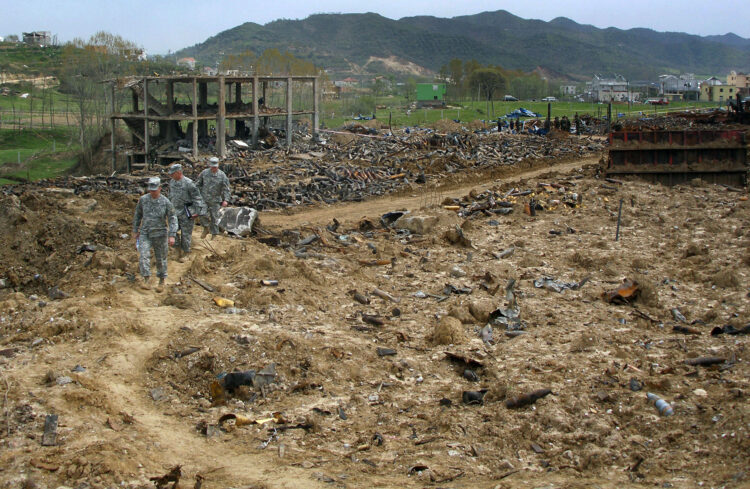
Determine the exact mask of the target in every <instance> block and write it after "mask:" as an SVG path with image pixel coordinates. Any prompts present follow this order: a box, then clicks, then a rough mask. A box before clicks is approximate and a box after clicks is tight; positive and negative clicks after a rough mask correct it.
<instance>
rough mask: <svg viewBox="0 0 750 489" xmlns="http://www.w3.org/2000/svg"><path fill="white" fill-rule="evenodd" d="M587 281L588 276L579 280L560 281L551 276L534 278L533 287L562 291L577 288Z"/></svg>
mask: <svg viewBox="0 0 750 489" xmlns="http://www.w3.org/2000/svg"><path fill="white" fill-rule="evenodd" d="M588 281H589V277H586V278H584V279H583V280H581V281H580V282H561V281H559V280H555V279H554V278H553V277H542V278H540V279H537V280H534V287H536V288H537V289H547V290H551V291H553V292H558V293H560V292H563V291H564V290H568V289H569V290H578V289H580V288H581V287H583V286H584V285H586V282H588Z"/></svg>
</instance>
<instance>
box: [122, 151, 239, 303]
mask: <svg viewBox="0 0 750 489" xmlns="http://www.w3.org/2000/svg"><path fill="white" fill-rule="evenodd" d="M169 176H170V181H169V198H166V197H165V196H163V195H161V180H160V179H159V178H158V177H153V178H150V179H149V180H148V193H147V194H146V195H144V196H142V197H141V198H140V199H138V204H137V205H136V206H135V215H134V217H133V236H134V239H135V240H136V247H137V249H138V254H139V258H138V267H139V270H140V273H141V276H142V277H143V281H142V282H141V288H143V289H150V288H151V286H150V284H149V281H150V278H151V249H153V250H154V258H155V259H156V276H157V277H159V284H158V286H157V288H156V290H157V291H158V292H161V291H162V290H163V289H164V279H166V277H167V249H168V246H175V244H177V245H178V248H177V254H178V258H177V261H179V262H183V260H184V258H185V257H186V256H187V254H188V253H190V244H191V240H192V236H193V226H194V224H195V220H196V219H198V218H199V217H201V218H202V220H201V224H202V225H203V235H202V237H203V238H205V237H206V236H207V235H208V233H209V231H210V232H211V235H212V239H213V238H214V237H216V235H217V234H219V225H218V222H219V208H220V207H226V206H227V205H228V203H229V200H230V198H231V194H230V191H229V178H227V176H226V174H225V173H224V172H223V171H221V170H220V169H219V159H218V158H211V160H210V163H209V167H208V168H207V169H205V170H203V171H202V172H201V174H200V175H199V176H198V179H197V180H196V181H195V182H193V181H192V180H191V179H189V178H188V177H186V176H184V175H183V174H182V165H180V164H179V163H176V164H174V165H172V166H170V167H169ZM178 231H179V241H177V239H176V238H177V234H178Z"/></svg>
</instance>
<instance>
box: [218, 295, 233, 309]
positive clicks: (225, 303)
mask: <svg viewBox="0 0 750 489" xmlns="http://www.w3.org/2000/svg"><path fill="white" fill-rule="evenodd" d="M214 302H215V303H216V305H217V306H219V307H234V301H233V300H231V299H225V298H223V297H214Z"/></svg>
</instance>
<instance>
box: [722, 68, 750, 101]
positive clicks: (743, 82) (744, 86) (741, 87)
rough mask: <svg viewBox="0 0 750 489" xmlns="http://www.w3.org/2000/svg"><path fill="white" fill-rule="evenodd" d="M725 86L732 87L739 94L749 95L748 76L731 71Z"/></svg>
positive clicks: (749, 80)
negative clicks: (735, 88)
mask: <svg viewBox="0 0 750 489" xmlns="http://www.w3.org/2000/svg"><path fill="white" fill-rule="evenodd" d="M727 85H734V86H735V87H737V91H738V92H740V93H741V94H743V95H746V96H747V95H750V75H747V74H745V73H742V72H740V73H737V72H736V71H732V72H730V73H729V76H727Z"/></svg>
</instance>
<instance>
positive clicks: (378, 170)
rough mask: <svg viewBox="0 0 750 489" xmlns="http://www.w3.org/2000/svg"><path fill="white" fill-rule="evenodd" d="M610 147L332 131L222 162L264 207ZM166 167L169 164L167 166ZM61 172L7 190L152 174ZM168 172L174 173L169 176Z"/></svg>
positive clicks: (246, 194) (243, 198) (133, 189)
mask: <svg viewBox="0 0 750 489" xmlns="http://www.w3.org/2000/svg"><path fill="white" fill-rule="evenodd" d="M603 148H604V142H603V141H602V140H601V139H600V138H592V137H581V138H576V137H558V138H547V137H542V136H531V135H509V134H492V135H481V134H480V135H478V134H472V133H452V134H438V133H435V132H434V131H431V130H423V131H419V132H414V131H412V134H409V135H404V137H387V138H360V137H356V136H353V135H352V136H350V137H349V138H348V139H347V138H344V139H336V138H331V139H330V140H328V141H326V142H325V144H321V143H315V142H313V141H312V140H311V139H308V140H303V141H301V142H298V143H295V146H294V147H293V148H292V149H291V150H287V149H282V148H273V149H268V150H260V151H251V150H237V152H235V153H230V155H229V156H228V157H227V158H226V159H225V160H224V161H223V162H222V164H221V168H222V169H223V170H224V171H225V172H226V173H227V175H228V176H229V177H230V180H231V183H232V191H233V193H234V196H235V199H234V201H235V203H236V204H237V205H242V206H248V207H255V208H257V209H259V210H265V209H273V208H288V207H292V206H296V205H307V204H316V203H325V204H333V203H335V202H351V201H361V200H363V199H365V198H367V197H371V196H380V195H386V194H389V193H392V192H394V191H398V190H400V189H403V188H410V187H411V186H413V185H422V184H426V183H432V184H435V183H436V182H441V181H443V180H444V179H445V178H446V177H448V176H450V175H456V174H465V173H466V172H467V171H484V170H491V169H494V168H500V167H510V166H514V165H519V164H523V163H530V164H531V163H537V164H539V163H542V162H544V161H552V160H553V159H554V160H560V159H564V158H568V159H570V158H576V157H585V156H587V155H591V154H596V153H597V152H599V151H601V150H602V149H603ZM205 166H206V161H203V160H200V161H196V162H193V163H192V164H191V163H190V162H189V160H186V164H185V165H184V168H185V174H186V175H187V176H188V177H192V178H197V176H198V174H199V173H200V172H201V171H202V170H203V169H204V168H205ZM159 171H160V173H162V174H163V173H164V171H163V169H160V170H159ZM153 173H154V171H153V170H150V171H148V170H147V171H144V172H138V173H135V174H134V175H133V176H128V175H123V176H119V175H114V176H110V177H104V176H95V177H78V178H72V177H61V178H58V179H55V180H43V181H39V182H35V183H34V184H32V185H31V186H29V185H24V186H5V187H3V192H4V193H6V194H9V193H14V194H18V193H19V192H21V191H22V189H28V188H30V187H37V188H45V187H50V186H55V187H60V188H67V189H72V190H74V192H75V193H77V194H80V193H85V192H89V191H94V190H107V191H112V192H123V193H130V194H139V193H142V192H143V185H144V184H145V181H146V179H147V176H146V175H151V174H153ZM162 176H163V177H164V178H165V179H166V176H165V175H162Z"/></svg>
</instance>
